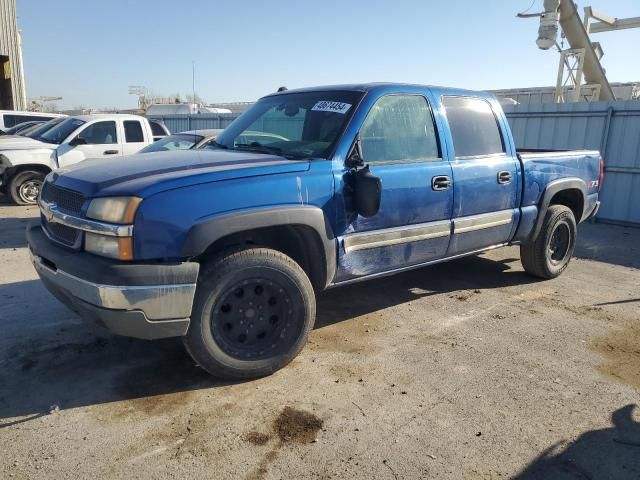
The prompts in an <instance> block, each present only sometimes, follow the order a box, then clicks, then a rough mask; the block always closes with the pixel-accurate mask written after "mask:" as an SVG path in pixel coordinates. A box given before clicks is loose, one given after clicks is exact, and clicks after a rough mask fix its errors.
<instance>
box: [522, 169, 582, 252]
mask: <svg viewBox="0 0 640 480" xmlns="http://www.w3.org/2000/svg"><path fill="white" fill-rule="evenodd" d="M571 189H577V190H580V191H581V192H582V200H583V205H586V198H587V184H586V183H585V182H584V180H582V179H580V178H563V179H560V180H555V181H553V182H550V183H549V184H548V185H547V188H545V190H544V193H543V194H542V199H541V200H540V207H539V209H538V219H537V220H536V224H535V226H534V227H533V230H532V231H531V235H530V236H529V240H530V241H533V240H535V239H536V237H537V236H538V234H539V233H540V230H541V229H542V222H543V221H544V217H545V216H546V214H547V210H548V208H549V205H550V204H551V199H552V198H553V197H554V195H555V194H556V193H558V192H561V191H563V190H571ZM583 218H584V211H583V212H582V216H581V217H580V218H576V222H577V223H580V222H581V221H582V219H583Z"/></svg>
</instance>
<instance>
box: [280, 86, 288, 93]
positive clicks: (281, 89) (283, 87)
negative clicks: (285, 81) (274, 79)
mask: <svg viewBox="0 0 640 480" xmlns="http://www.w3.org/2000/svg"><path fill="white" fill-rule="evenodd" d="M287 90H289V89H288V88H287V87H285V86H284V85H283V86H282V87H280V88H278V92H286V91H287Z"/></svg>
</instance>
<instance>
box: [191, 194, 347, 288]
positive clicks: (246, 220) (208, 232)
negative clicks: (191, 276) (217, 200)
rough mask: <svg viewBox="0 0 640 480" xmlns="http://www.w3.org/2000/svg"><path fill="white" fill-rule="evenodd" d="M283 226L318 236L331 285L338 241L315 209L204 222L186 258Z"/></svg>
mask: <svg viewBox="0 0 640 480" xmlns="http://www.w3.org/2000/svg"><path fill="white" fill-rule="evenodd" d="M281 225H304V226H307V227H310V228H312V229H313V230H314V231H315V232H316V233H317V234H318V236H319V238H320V240H321V242H322V247H323V249H324V254H325V262H326V275H327V276H326V278H327V282H331V281H332V279H333V277H334V275H335V271H336V239H335V237H334V235H333V231H332V229H331V226H330V224H329V222H328V221H327V218H326V216H325V214H324V212H323V211H322V209H321V208H319V207H315V206H312V205H286V206H280V207H263V208H256V209H251V210H245V211H238V212H234V213H227V214H222V215H216V216H214V217H210V218H207V219H204V220H203V221H201V222H200V223H198V224H196V225H194V226H193V227H192V228H191V229H190V230H189V232H188V234H187V237H186V241H185V243H184V249H183V252H182V253H183V256H184V257H197V256H199V255H201V254H202V253H204V252H205V251H206V250H207V248H208V247H209V246H210V245H212V244H213V243H215V242H216V241H217V240H219V239H221V238H223V237H226V236H228V235H231V234H234V233H241V232H243V231H247V230H253V229H257V228H265V227H276V226H281Z"/></svg>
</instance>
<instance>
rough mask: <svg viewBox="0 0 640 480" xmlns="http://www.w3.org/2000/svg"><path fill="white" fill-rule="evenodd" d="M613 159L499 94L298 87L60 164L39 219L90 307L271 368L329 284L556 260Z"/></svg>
mask: <svg viewBox="0 0 640 480" xmlns="http://www.w3.org/2000/svg"><path fill="white" fill-rule="evenodd" d="M246 132H251V135H247V134H246ZM602 176H603V166H602V159H601V157H600V154H599V153H598V152H597V151H562V152H546V151H545V152H543V151H538V152H531V151H530V152H523V151H516V148H515V146H514V141H513V137H512V135H511V131H510V129H509V125H508V123H507V119H506V118H505V115H504V113H503V112H502V109H501V108H500V105H499V103H498V102H497V101H496V99H495V98H494V97H493V96H491V95H489V94H486V93H482V92H473V91H465V90H457V89H449V88H439V87H426V86H419V85H402V84H367V85H341V86H332V87H318V88H308V89H300V90H287V91H281V92H278V93H275V94H272V95H268V96H266V97H264V98H262V99H260V100H259V101H258V102H257V103H256V104H255V105H254V106H253V107H251V108H250V109H249V110H248V111H247V112H245V113H244V114H243V115H241V116H240V117H239V118H238V119H236V120H235V121H234V122H233V123H232V124H231V125H230V126H229V127H228V128H227V129H226V130H225V131H224V132H223V133H221V134H220V135H219V136H218V137H217V138H216V140H215V141H213V142H211V143H210V144H209V145H208V146H207V147H206V148H205V149H203V150H186V151H175V152H158V153H148V154H142V155H133V156H129V157H124V158H122V159H120V160H114V161H109V162H102V161H100V160H97V161H87V162H83V163H81V164H79V165H77V166H74V167H70V168H68V169H60V170H57V171H54V172H52V173H50V174H49V175H48V176H47V178H46V181H45V183H44V185H43V189H42V192H41V195H40V198H39V206H40V210H41V219H40V221H39V222H38V223H36V224H33V225H31V226H30V227H29V228H28V230H27V237H28V242H29V247H30V251H31V256H32V261H33V264H34V266H35V268H36V270H37V272H38V274H39V275H40V277H41V279H42V281H43V282H44V284H45V285H46V287H47V288H48V289H49V290H50V291H51V292H52V293H53V294H54V295H55V296H56V297H57V298H59V299H60V300H61V301H62V302H64V303H65V304H66V305H68V306H69V307H70V308H71V309H73V310H74V311H75V312H77V313H78V314H79V315H80V316H81V317H83V318H86V319H87V320H93V321H97V322H98V323H99V324H101V325H103V326H106V327H107V328H108V329H110V330H111V331H112V332H113V333H115V334H119V335H126V336H132V337H138V338H145V339H155V338H163V337H182V338H183V341H184V344H185V346H186V348H187V350H188V351H189V352H190V354H191V355H192V356H193V358H194V359H195V361H196V362H197V363H198V364H199V365H200V366H201V367H202V368H204V369H205V370H207V371H208V372H210V373H211V374H213V375H215V376H218V377H224V378H251V377H258V376H263V375H268V374H270V373H272V372H274V371H276V370H278V369H280V368H282V367H283V366H285V365H286V364H287V363H289V362H290V361H291V360H292V359H293V358H294V357H295V356H296V355H297V354H298V353H299V352H300V350H301V349H302V348H303V346H304V344H305V342H306V340H307V337H308V335H309V332H310V330H311V329H312V328H313V324H314V320H315V308H316V305H315V292H317V291H321V290H323V289H327V288H332V287H339V286H342V285H348V284H350V283H352V282H358V281H362V280H367V279H371V278H376V277H380V276H383V275H389V274H393V273H398V272H403V271H405V270H408V269H413V268H417V267H422V266H425V265H430V264H433V263H437V262H443V261H447V260H451V259H455V258H459V257H462V256H465V255H473V254H477V253H479V252H482V251H485V250H489V249H493V248H496V247H501V246H505V245H520V251H521V259H522V264H523V265H524V269H525V270H526V271H527V272H528V273H530V274H532V275H535V276H537V277H540V278H543V279H550V278H553V277H556V276H557V275H559V274H560V273H562V271H563V270H564V269H565V268H566V267H567V265H568V263H569V260H570V259H571V256H572V253H573V249H574V246H575V242H576V224H577V223H580V222H583V221H585V220H587V219H589V218H590V217H592V216H593V215H595V213H596V211H597V209H598V206H599V201H598V194H599V190H600V186H601V184H602ZM425 274H428V271H427V272H426V273H425Z"/></svg>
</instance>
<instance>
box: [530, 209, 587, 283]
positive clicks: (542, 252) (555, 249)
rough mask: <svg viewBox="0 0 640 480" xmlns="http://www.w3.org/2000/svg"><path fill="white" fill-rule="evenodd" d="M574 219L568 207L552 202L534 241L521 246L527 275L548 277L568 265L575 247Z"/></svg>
mask: <svg viewBox="0 0 640 480" xmlns="http://www.w3.org/2000/svg"><path fill="white" fill-rule="evenodd" d="M576 233H577V228H576V220H575V217H574V216H573V212H572V211H571V209H570V208H568V207H565V206H564V205H551V206H550V207H549V209H548V210H547V213H546V215H545V218H544V222H543V224H542V229H541V230H540V233H539V234H538V237H537V238H536V240H535V241H534V242H533V243H530V244H527V245H521V246H520V260H521V261H522V266H523V267H524V269H525V271H526V272H527V273H529V274H530V275H533V276H536V277H540V278H544V279H551V278H555V277H557V276H558V275H560V274H561V273H562V272H564V270H565V269H566V268H567V266H568V265H569V262H570V261H571V257H572V256H573V250H574V249H575V246H576Z"/></svg>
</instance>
